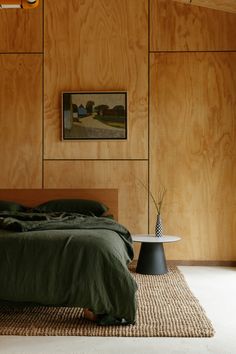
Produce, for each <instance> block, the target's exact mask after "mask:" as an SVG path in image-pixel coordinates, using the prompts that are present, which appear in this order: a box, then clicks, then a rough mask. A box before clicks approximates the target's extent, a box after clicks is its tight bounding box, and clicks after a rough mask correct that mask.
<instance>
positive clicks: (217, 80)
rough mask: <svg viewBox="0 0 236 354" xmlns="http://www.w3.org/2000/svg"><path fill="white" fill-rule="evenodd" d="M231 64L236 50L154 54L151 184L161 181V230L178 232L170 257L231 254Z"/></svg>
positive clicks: (234, 138)
mask: <svg viewBox="0 0 236 354" xmlns="http://www.w3.org/2000/svg"><path fill="white" fill-rule="evenodd" d="M235 66H236V53H178V54H174V53H171V54H164V53H163V54H153V55H152V56H151V112H150V114H151V122H150V131H151V137H150V147H151V160H150V176H151V189H152V190H153V192H154V193H155V194H156V193H157V192H158V188H159V186H160V183H163V184H164V185H165V186H166V188H167V190H168V192H167V197H166V201H165V208H164V211H163V219H164V225H165V232H166V233H169V234H179V235H180V236H182V238H183V240H182V241H181V242H179V243H178V244H176V245H173V246H171V247H168V250H167V254H168V256H169V257H170V258H172V259H189V260H234V259H236V241H235V240H236V238H235V234H236V194H235V186H236V125H235V119H236V111H235V106H236V72H235ZM173 82H174V85H173ZM151 210H152V217H151V227H150V228H151V229H153V227H154V222H155V219H154V218H155V212H154V209H153V206H152V205H151Z"/></svg>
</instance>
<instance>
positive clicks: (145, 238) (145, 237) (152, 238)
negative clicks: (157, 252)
mask: <svg viewBox="0 0 236 354" xmlns="http://www.w3.org/2000/svg"><path fill="white" fill-rule="evenodd" d="M132 240H133V242H148V243H167V242H176V241H179V240H181V237H179V236H170V235H163V237H157V236H156V235H154V234H138V235H132Z"/></svg>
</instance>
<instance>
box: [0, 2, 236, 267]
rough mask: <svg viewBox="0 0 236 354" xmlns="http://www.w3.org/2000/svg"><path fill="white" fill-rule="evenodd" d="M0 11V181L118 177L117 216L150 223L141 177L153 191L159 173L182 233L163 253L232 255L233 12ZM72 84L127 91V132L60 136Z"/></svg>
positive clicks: (116, 5)
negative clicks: (108, 137)
mask: <svg viewBox="0 0 236 354" xmlns="http://www.w3.org/2000/svg"><path fill="white" fill-rule="evenodd" d="M149 2H150V6H149ZM148 9H149V10H150V13H148ZM0 19H1V21H0V23H1V24H0V29H3V28H4V32H3V30H2V33H3V35H2V36H1V39H0V52H1V53H2V54H0V59H1V69H0V74H1V82H0V95H1V96H0V97H1V106H0V114H1V116H0V120H1V126H2V129H1V133H0V142H1V146H2V152H3V153H2V154H1V157H0V162H1V165H2V171H3V172H2V174H1V177H0V187H1V188H40V187H43V188H55V187H56V188H90V187H92V188H106V187H108V188H109V187H110V188H119V221H120V222H121V223H123V224H124V225H125V226H127V227H128V228H129V229H130V231H131V232H133V233H145V232H147V231H148V228H149V231H150V232H152V231H153V230H154V222H155V211H154V209H153V205H152V203H151V202H150V205H149V207H148V195H147V192H146V191H145V189H144V188H143V187H142V186H141V185H140V182H139V181H140V180H141V181H142V182H143V183H145V184H146V185H149V187H150V188H151V189H152V191H153V192H154V194H157V192H158V189H159V185H160V183H163V184H164V185H165V186H166V188H167V197H166V200H165V204H164V209H163V222H164V230H165V232H166V233H167V234H179V235H180V236H182V241H181V242H178V243H176V244H173V245H169V246H167V248H166V251H167V256H168V258H169V259H172V260H174V259H179V260H203V261H204V260H212V261H215V260H216V261H217V260H219V261H220V260H221V261H222V260H223V261H224V260H232V261H233V260H235V259H236V241H235V239H236V238H235V237H234V236H235V232H236V229H235V228H236V226H235V225H236V222H235V216H234V213H235V205H236V203H235V197H234V195H235V194H234V185H235V178H236V170H235V156H236V155H235V152H236V142H235V136H236V134H235V124H234V120H235V112H234V107H235V103H236V102H235V101H236V94H235V92H236V87H235V82H236V77H235V73H234V67H235V65H236V54H235V52H234V51H236V33H235V32H236V26H235V24H236V15H235V14H229V13H225V12H220V11H214V10H211V9H206V8H200V7H196V6H194V7H191V6H187V5H185V4H181V3H177V2H176V3H174V2H173V1H167V0H138V1H137V0H120V1H116V0H110V1H107V0H96V1H93V0H74V1H69V2H68V1H64V0H58V1H55V2H52V1H51V0H44V6H43V1H41V6H40V8H38V9H37V10H31V11H29V12H28V11H24V12H20V11H16V10H13V11H12V10H11V12H10V10H7V11H5V10H2V11H1V12H0ZM148 21H149V22H148ZM42 24H43V25H42ZM2 26H3V27H2ZM43 26H44V30H43ZM21 28H23V29H21ZM149 29H150V31H149ZM13 33H14V35H13ZM43 33H44V38H43V37H42V34H43ZM221 51H222V52H221ZM20 53H21V54H20ZM33 53H34V54H33ZM36 53H37V54H36ZM43 57H44V62H42V60H43ZM149 63H150V66H148V65H149ZM42 69H43V74H44V76H43V87H41V71H42ZM149 74H150V75H149ZM148 83H150V85H148ZM70 90H71V91H78V90H95V91H96V90H98V91H99V90H101V91H106V90H127V91H128V139H127V140H126V141H87V142H86V141H73V142H69V141H67V142H63V141H62V140H61V131H60V127H61V92H62V91H70ZM43 94H44V97H43ZM12 98H13V99H12ZM43 98H44V99H43ZM148 107H150V108H149V109H148ZM42 112H43V113H42ZM6 117H7V118H6ZM42 128H43V134H42ZM148 210H150V215H148ZM222 240H223V241H224V242H222Z"/></svg>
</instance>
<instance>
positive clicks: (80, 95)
mask: <svg viewBox="0 0 236 354" xmlns="http://www.w3.org/2000/svg"><path fill="white" fill-rule="evenodd" d="M61 102H62V140H63V141H71V140H127V138H128V93H127V91H123V90H122V91H63V92H62V98H61Z"/></svg>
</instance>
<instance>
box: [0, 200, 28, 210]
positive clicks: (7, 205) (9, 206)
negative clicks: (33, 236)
mask: <svg viewBox="0 0 236 354" xmlns="http://www.w3.org/2000/svg"><path fill="white" fill-rule="evenodd" d="M25 210H26V207H25V206H23V205H21V204H18V203H15V202H9V201H7V200H0V211H25Z"/></svg>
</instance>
